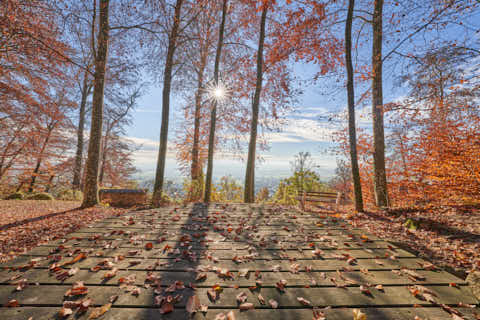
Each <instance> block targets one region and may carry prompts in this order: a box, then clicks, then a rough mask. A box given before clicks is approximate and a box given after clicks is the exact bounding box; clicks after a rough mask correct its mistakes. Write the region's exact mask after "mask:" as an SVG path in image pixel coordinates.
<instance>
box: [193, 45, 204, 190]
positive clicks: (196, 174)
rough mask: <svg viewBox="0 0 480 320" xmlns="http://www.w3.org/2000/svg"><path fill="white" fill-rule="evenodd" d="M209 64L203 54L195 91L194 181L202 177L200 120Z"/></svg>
mask: <svg viewBox="0 0 480 320" xmlns="http://www.w3.org/2000/svg"><path fill="white" fill-rule="evenodd" d="M206 65H207V53H205V54H203V55H202V57H201V61H200V67H199V70H198V84H197V92H196V93H195V121H194V128H193V147H192V168H191V176H192V181H196V180H198V178H199V177H200V170H201V168H200V151H199V144H200V121H201V118H200V117H201V109H202V90H203V75H204V72H205V67H206Z"/></svg>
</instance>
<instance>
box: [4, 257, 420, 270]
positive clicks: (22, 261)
mask: <svg viewBox="0 0 480 320" xmlns="http://www.w3.org/2000/svg"><path fill="white" fill-rule="evenodd" d="M32 259H38V257H33V256H23V257H19V258H17V259H15V260H12V261H9V262H8V263H6V264H4V266H3V267H4V268H8V267H16V268H18V267H20V266H24V265H26V264H28V263H29V262H30V261H31V260H32ZM69 260H71V258H64V259H63V260H61V262H63V261H69ZM104 260H109V261H112V262H115V259H114V258H104V257H94V256H89V257H88V258H87V259H85V260H82V261H79V262H77V263H75V264H74V265H73V266H74V267H79V268H88V269H90V268H92V267H94V266H96V265H97V264H98V263H100V262H102V261H104ZM134 262H135V264H134ZM137 262H138V264H136V263H137ZM156 262H158V263H159V264H158V265H156V267H155V270H187V271H188V270H191V269H192V268H195V267H196V266H198V265H211V266H218V267H224V268H227V269H229V270H232V271H238V270H239V269H242V268H249V269H251V270H260V271H270V270H272V267H273V266H274V265H278V266H279V270H283V271H287V270H290V266H291V264H292V262H290V261H285V260H254V261H245V262H242V263H235V262H233V261H232V260H221V262H219V263H214V262H213V261H210V260H207V261H203V260H202V261H197V262H195V263H192V262H189V261H185V260H179V261H176V260H175V259H150V258H144V257H142V256H139V257H135V258H125V259H124V260H121V261H116V262H115V265H116V266H117V267H118V268H120V269H130V270H148V269H151V268H153V266H155V264H156ZM295 263H298V264H299V265H300V269H305V267H309V268H311V269H312V270H313V271H329V270H330V271H335V270H338V269H347V270H360V269H369V270H391V269H400V268H410V269H421V268H422V266H423V265H424V263H425V261H424V260H423V259H418V258H406V259H397V260H391V259H358V260H357V263H356V264H355V265H350V264H349V263H348V262H347V261H344V260H337V259H325V260H299V261H295ZM49 264H50V262H49V261H48V260H41V261H40V262H38V263H37V267H44V268H45V267H48V266H49Z"/></svg>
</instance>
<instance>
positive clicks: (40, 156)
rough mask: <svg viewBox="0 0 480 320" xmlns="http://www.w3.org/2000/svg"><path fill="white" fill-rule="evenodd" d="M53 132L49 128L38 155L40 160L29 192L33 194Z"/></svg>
mask: <svg viewBox="0 0 480 320" xmlns="http://www.w3.org/2000/svg"><path fill="white" fill-rule="evenodd" d="M52 131H53V128H50V126H49V127H48V133H47V136H46V137H45V141H44V142H43V145H42V148H41V149H40V154H39V155H38V158H37V163H36V165H35V169H33V172H32V177H31V180H30V185H29V187H28V192H33V187H34V185H35V181H36V180H37V174H38V172H39V171H40V166H41V165H42V160H43V154H44V152H45V149H46V148H47V145H48V141H49V140H50V135H51V134H52Z"/></svg>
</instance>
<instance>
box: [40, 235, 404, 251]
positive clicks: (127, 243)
mask: <svg viewBox="0 0 480 320" xmlns="http://www.w3.org/2000/svg"><path fill="white" fill-rule="evenodd" d="M179 240H180V238H179ZM148 242H152V243H153V244H154V245H155V246H165V245H169V246H170V247H175V246H177V245H178V244H179V243H180V241H169V240H166V241H162V242H160V243H157V241H155V240H147V239H139V240H135V241H133V240H130V239H122V238H121V239H118V238H114V236H111V237H108V238H105V237H102V238H101V239H99V240H87V239H85V238H84V239H82V240H78V239H71V238H69V239H59V240H54V241H50V242H48V243H46V244H42V245H41V246H44V247H51V248H52V249H53V248H56V247H58V246H60V245H62V246H64V247H66V248H70V247H75V248H77V247H79V248H81V247H89V248H95V247H104V246H105V245H109V244H115V245H118V246H119V247H121V248H138V247H144V246H145V244H146V243H148ZM184 243H185V244H186V245H187V246H193V247H194V248H206V247H208V248H209V249H210V250H232V249H233V250H238V249H243V248H246V247H249V246H250V245H248V244H245V243H243V242H235V241H222V242H219V241H217V242H213V241H212V242H210V241H192V242H184ZM312 243H313V245H314V246H315V248H317V249H322V250H328V249H332V248H333V249H340V250H344V249H347V250H348V249H353V248H369V249H375V248H376V249H388V248H398V247H397V246H395V245H392V244H390V243H389V242H387V241H383V240H379V241H371V242H366V243H359V242H355V241H344V242H332V241H311V242H308V243H305V242H301V243H298V242H293V241H288V242H279V243H273V242H268V243H267V244H266V245H265V246H262V247H261V248H262V249H267V250H273V249H277V250H279V249H280V250H281V249H295V250H298V249H302V250H312V245H311V244H312Z"/></svg>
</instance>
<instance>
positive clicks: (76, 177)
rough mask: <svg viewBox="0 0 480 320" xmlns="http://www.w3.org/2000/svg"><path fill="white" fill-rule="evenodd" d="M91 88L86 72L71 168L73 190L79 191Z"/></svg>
mask: <svg viewBox="0 0 480 320" xmlns="http://www.w3.org/2000/svg"><path fill="white" fill-rule="evenodd" d="M90 89H91V86H90V85H89V84H88V72H87V71H85V74H84V75H83V86H82V99H81V101H80V110H79V114H78V128H77V152H76V153H75V164H74V168H73V182H72V187H73V190H80V177H81V175H82V159H83V132H84V130H85V113H86V112H85V109H86V106H87V97H88V95H89V94H90Z"/></svg>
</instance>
